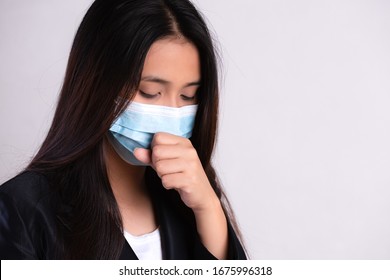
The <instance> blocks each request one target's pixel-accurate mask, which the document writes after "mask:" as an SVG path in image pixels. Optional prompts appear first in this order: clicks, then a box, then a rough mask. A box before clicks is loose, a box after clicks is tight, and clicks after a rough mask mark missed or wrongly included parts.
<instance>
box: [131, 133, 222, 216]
mask: <svg viewBox="0 0 390 280" xmlns="http://www.w3.org/2000/svg"><path fill="white" fill-rule="evenodd" d="M134 155H135V156H136V157H137V159H138V160H140V161H142V162H144V163H147V164H149V165H151V166H152V168H153V169H154V170H155V171H156V172H157V175H158V176H159V177H160V178H161V181H162V184H163V186H164V187H165V188H166V189H175V190H177V191H178V192H179V194H180V197H181V199H182V200H183V202H184V203H185V204H186V205H187V206H188V207H190V208H191V209H192V210H193V211H194V212H195V213H196V212H199V211H206V210H208V209H211V208H212V207H215V206H216V204H217V203H219V200H218V197H217V196H216V194H215V192H214V190H213V189H212V187H211V185H210V182H209V180H208V178H207V176H206V173H205V171H204V170H203V167H202V164H201V162H200V160H199V157H198V154H197V152H196V150H195V148H194V147H193V146H192V143H191V141H190V140H189V139H187V138H183V137H180V136H176V135H172V134H168V133H163V132H160V133H156V134H155V135H154V138H153V141H152V144H151V150H146V149H141V148H138V149H136V150H135V151H134Z"/></svg>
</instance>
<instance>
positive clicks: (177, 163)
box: [154, 159, 185, 178]
mask: <svg viewBox="0 0 390 280" xmlns="http://www.w3.org/2000/svg"><path fill="white" fill-rule="evenodd" d="M184 165H185V163H184V162H183V160H182V159H164V160H160V161H158V162H157V163H156V164H154V169H155V170H156V172H157V175H158V176H159V177H160V178H161V177H163V176H165V175H169V174H174V173H181V172H184Z"/></svg>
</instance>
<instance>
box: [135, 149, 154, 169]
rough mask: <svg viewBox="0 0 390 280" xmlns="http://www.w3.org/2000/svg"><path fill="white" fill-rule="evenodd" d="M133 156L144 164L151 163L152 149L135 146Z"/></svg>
mask: <svg viewBox="0 0 390 280" xmlns="http://www.w3.org/2000/svg"><path fill="white" fill-rule="evenodd" d="M134 156H135V158H136V159H138V160H139V161H140V162H143V163H145V164H149V165H151V164H152V151H151V150H148V149H144V148H136V149H135V150H134Z"/></svg>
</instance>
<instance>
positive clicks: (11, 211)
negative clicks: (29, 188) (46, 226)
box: [0, 193, 37, 260]
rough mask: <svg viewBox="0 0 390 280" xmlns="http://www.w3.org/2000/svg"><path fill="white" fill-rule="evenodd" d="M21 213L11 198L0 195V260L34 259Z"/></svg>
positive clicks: (31, 244)
mask: <svg viewBox="0 0 390 280" xmlns="http://www.w3.org/2000/svg"><path fill="white" fill-rule="evenodd" d="M22 216H23V215H22V213H20V211H19V209H18V207H17V206H16V204H15V203H14V201H13V199H12V198H11V197H8V196H7V195H5V194H3V193H0V259H2V260H5V259H10V260H16V259H18V260H23V259H24V260H28V259H36V258H37V257H36V254H35V249H34V246H33V242H32V240H31V237H30V235H29V233H28V230H27V226H26V224H25V221H24V220H23V217H22Z"/></svg>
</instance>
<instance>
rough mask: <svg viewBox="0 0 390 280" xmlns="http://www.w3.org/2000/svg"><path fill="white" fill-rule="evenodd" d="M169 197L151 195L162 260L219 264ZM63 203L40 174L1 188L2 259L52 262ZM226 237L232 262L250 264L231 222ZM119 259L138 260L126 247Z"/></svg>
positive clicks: (29, 174)
mask: <svg viewBox="0 0 390 280" xmlns="http://www.w3.org/2000/svg"><path fill="white" fill-rule="evenodd" d="M173 192H174V191H173ZM168 193H170V191H166V190H164V189H161V190H158V192H157V193H154V194H152V199H153V197H154V198H156V199H153V204H154V207H155V209H156V215H157V220H158V222H159V224H160V234H161V244H162V250H163V258H164V259H215V257H214V256H213V255H212V254H211V253H210V252H209V251H208V250H207V249H206V248H205V247H204V246H203V244H202V242H201V241H200V238H199V236H198V234H197V232H196V226H195V224H192V225H189V224H188V222H186V221H184V220H183V218H182V217H181V216H179V215H178V213H177V211H175V210H174V209H173V208H172V203H169V199H168V196H167V194H168ZM157 197H158V199H157ZM61 203H62V202H61V200H60V199H59V196H58V195H57V194H56V193H55V192H53V191H52V189H51V188H50V187H49V183H48V181H47V179H46V177H45V176H43V175H41V174H38V173H33V172H24V173H22V174H20V175H18V176H16V177H14V178H13V179H11V180H9V181H8V182H6V183H4V184H3V185H2V186H0V259H54V258H55V253H54V252H55V251H56V237H57V234H56V229H57V228H58V227H57V226H58V224H61V220H59V219H58V217H57V215H56V209H58V208H59V207H60V208H61V207H62V206H61ZM228 233H229V249H228V259H246V256H245V253H244V250H243V248H242V246H241V244H240V242H239V240H238V239H237V236H236V234H235V233H234V230H233V229H232V227H231V225H230V224H229V223H228ZM120 259H130V260H136V259H138V258H137V256H136V255H135V253H134V251H133V250H132V248H131V247H130V245H129V244H128V243H127V242H124V246H123V249H122V253H121V255H120Z"/></svg>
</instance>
